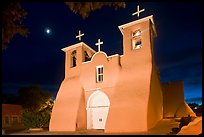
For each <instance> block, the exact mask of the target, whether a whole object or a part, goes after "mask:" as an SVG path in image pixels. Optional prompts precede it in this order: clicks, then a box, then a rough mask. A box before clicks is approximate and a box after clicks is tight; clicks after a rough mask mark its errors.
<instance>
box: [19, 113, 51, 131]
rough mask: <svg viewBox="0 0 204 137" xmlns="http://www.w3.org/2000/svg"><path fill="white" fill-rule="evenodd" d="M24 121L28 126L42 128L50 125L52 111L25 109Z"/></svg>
mask: <svg viewBox="0 0 204 137" xmlns="http://www.w3.org/2000/svg"><path fill="white" fill-rule="evenodd" d="M22 117H23V119H22V120H23V123H24V126H25V127H27V128H42V127H45V126H48V124H49V121H50V111H49V110H42V111H32V110H24V111H23V115H22Z"/></svg>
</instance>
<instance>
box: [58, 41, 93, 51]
mask: <svg viewBox="0 0 204 137" xmlns="http://www.w3.org/2000/svg"><path fill="white" fill-rule="evenodd" d="M82 45H83V46H85V47H86V48H88V49H90V50H91V51H92V52H94V53H96V51H95V50H94V49H92V48H91V47H89V46H88V45H86V44H85V43H84V42H80V43H77V44H74V45H71V46H68V47H65V48H62V49H61V50H62V51H64V52H66V51H68V50H71V49H73V48H76V47H79V46H82Z"/></svg>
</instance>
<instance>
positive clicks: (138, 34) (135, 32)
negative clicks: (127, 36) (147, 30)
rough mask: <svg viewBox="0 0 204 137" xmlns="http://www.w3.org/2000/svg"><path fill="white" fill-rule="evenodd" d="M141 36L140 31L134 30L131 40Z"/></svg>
mask: <svg viewBox="0 0 204 137" xmlns="http://www.w3.org/2000/svg"><path fill="white" fill-rule="evenodd" d="M139 36H141V31H140V30H136V31H134V32H133V33H132V38H135V37H139Z"/></svg>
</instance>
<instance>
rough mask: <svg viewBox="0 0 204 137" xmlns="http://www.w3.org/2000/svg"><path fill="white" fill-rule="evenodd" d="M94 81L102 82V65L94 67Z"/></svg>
mask: <svg viewBox="0 0 204 137" xmlns="http://www.w3.org/2000/svg"><path fill="white" fill-rule="evenodd" d="M96 82H97V83H98V82H103V66H102V65H101V66H97V67H96Z"/></svg>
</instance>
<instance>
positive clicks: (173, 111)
mask: <svg viewBox="0 0 204 137" xmlns="http://www.w3.org/2000/svg"><path fill="white" fill-rule="evenodd" d="M162 92H163V97H164V98H163V104H164V118H165V117H182V116H187V115H188V114H190V115H191V114H192V115H193V114H194V112H193V111H192V110H191V108H190V107H189V106H188V105H187V104H186V102H185V100H184V83H183V81H176V82H168V83H162ZM181 109H182V110H183V112H182V113H180V110H181ZM177 112H179V113H180V114H179V115H177Z"/></svg>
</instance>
